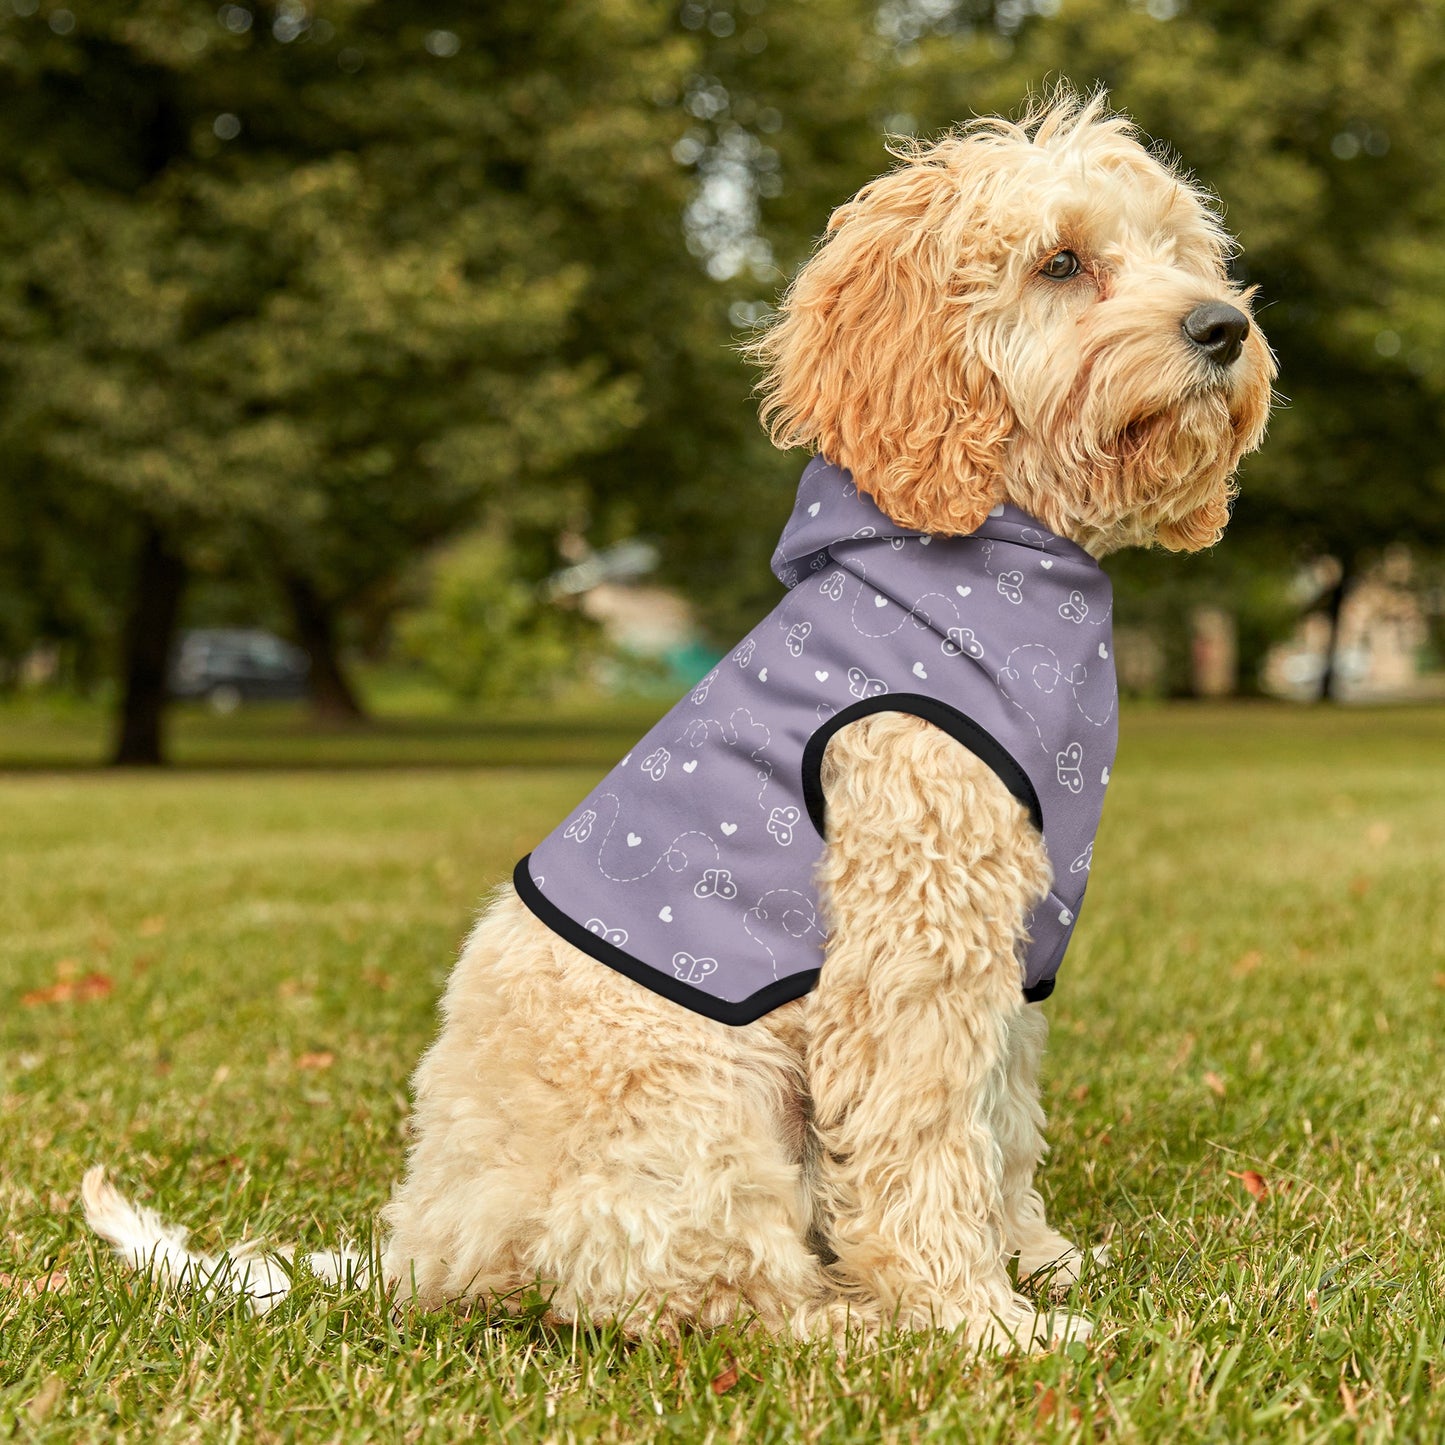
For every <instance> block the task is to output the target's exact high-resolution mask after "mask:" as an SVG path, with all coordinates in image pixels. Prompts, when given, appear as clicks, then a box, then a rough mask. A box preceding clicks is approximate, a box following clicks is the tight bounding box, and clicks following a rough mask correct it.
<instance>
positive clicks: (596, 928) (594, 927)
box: [587, 918, 627, 948]
mask: <svg viewBox="0 0 1445 1445" xmlns="http://www.w3.org/2000/svg"><path fill="white" fill-rule="evenodd" d="M587 932H588V933H595V934H596V935H597V936H598V938H605V939H606V940H607V942H608V943H615V944H616V945H617V947H618V948H623V947H625V946H626V944H627V930H626V929H625V928H609V927H608V926H607V925H606V924H605V923H604V922H603V921H602V920H601V919H600V918H589V919H588V920H587Z"/></svg>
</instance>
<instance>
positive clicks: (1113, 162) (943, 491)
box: [751, 93, 1274, 553]
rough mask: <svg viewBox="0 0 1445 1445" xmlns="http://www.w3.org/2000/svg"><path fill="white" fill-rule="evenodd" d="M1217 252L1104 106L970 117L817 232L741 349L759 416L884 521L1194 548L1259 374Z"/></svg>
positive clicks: (1246, 438)
mask: <svg viewBox="0 0 1445 1445" xmlns="http://www.w3.org/2000/svg"><path fill="white" fill-rule="evenodd" d="M1229 253H1230V241H1229V238H1228V236H1227V235H1226V234H1225V232H1224V229H1223V227H1222V226H1221V224H1220V219H1219V216H1218V214H1217V212H1216V210H1215V209H1214V208H1213V207H1212V205H1211V204H1210V202H1209V200H1208V199H1207V198H1206V197H1205V196H1204V195H1203V194H1202V193H1201V192H1200V190H1199V189H1198V188H1196V187H1195V186H1193V185H1191V184H1190V183H1189V182H1188V181H1187V180H1186V179H1184V178H1183V177H1182V176H1180V175H1179V174H1178V172H1176V171H1175V170H1174V169H1173V168H1172V167H1171V166H1170V165H1169V164H1168V163H1167V162H1165V161H1164V160H1161V159H1160V158H1159V157H1158V156H1156V155H1153V154H1151V153H1150V152H1149V151H1148V150H1146V149H1145V148H1144V147H1143V146H1142V145H1141V144H1140V143H1139V141H1138V140H1137V139H1136V137H1135V134H1134V131H1133V128H1132V127H1131V126H1130V124H1129V123H1128V122H1127V121H1126V120H1124V119H1122V118H1121V117H1119V116H1115V115H1112V114H1110V113H1109V111H1108V110H1107V107H1106V106H1105V104H1104V101H1103V98H1102V97H1095V98H1094V99H1093V100H1090V101H1088V102H1082V101H1080V100H1079V99H1078V98H1077V97H1075V96H1073V95H1071V94H1067V93H1064V94H1059V95H1056V96H1055V97H1053V98H1052V99H1051V100H1049V101H1048V102H1046V103H1044V104H1042V105H1040V106H1039V107H1037V108H1036V109H1035V110H1034V111H1033V112H1032V113H1031V114H1030V115H1029V116H1028V118H1027V119H1025V120H1024V121H1022V122H1020V123H1017V124H1015V123H1011V122H1007V121H1001V120H992V119H990V120H982V121H977V122H974V123H972V124H970V125H968V126H967V127H965V128H963V129H962V130H960V131H958V132H956V133H954V134H952V135H949V136H948V137H946V138H945V139H943V140H940V141H937V142H936V143H934V144H931V145H926V146H925V145H913V146H910V147H909V148H907V149H906V150H905V151H903V152H902V164H900V165H899V166H898V167H897V168H896V169H894V170H893V171H891V172H889V173H888V174H887V175H885V176H882V177H880V178H879V179H878V180H876V181H873V182H872V183H871V184H869V185H867V186H865V187H864V188H863V189H862V190H861V191H860V192H859V193H858V195H857V196H856V197H855V198H854V199H853V200H851V201H849V202H848V203H847V204H846V205H844V206H841V207H840V208H839V209H838V211H837V212H836V213H835V214H834V216H833V218H832V220H831V221H830V223H829V226H828V235H827V237H826V238H825V240H824V241H823V243H822V244H821V245H820V246H819V248H818V250H817V251H816V252H815V254H814V255H813V257H812V258H811V259H810V260H809V261H808V263H807V264H806V265H805V266H804V267H803V268H802V270H801V271H800V272H799V273H798V275H797V277H796V278H795V280H794V281H793V284H792V286H791V287H790V288H789V290H788V292H787V295H786V296H785V298H784V300H783V302H782V305H781V307H780V310H779V314H778V316H777V318H776V320H775V321H774V323H773V324H772V325H771V326H770V327H769V329H768V330H767V331H766V332H764V333H763V335H762V336H761V337H760V338H759V339H758V341H757V342H756V343H755V344H754V345H753V347H752V348H751V350H752V353H753V355H754V357H755V358H756V359H757V360H759V361H760V362H761V363H762V364H763V366H764V368H765V375H764V381H763V386H762V390H763V395H764V403H763V416H764V419H765V421H766V422H767V423H768V425H769V428H770V431H771V433H772V436H773V439H774V441H775V442H777V443H778V444H779V445H780V446H785V447H792V446H811V447H814V448H816V449H817V450H818V451H821V452H822V453H824V454H825V455H826V456H827V457H828V458H829V459H830V460H831V461H833V462H836V463H837V464H838V465H840V466H844V467H847V468H848V469H849V470H850V471H851V472H852V473H853V475H854V477H855V479H856V480H857V482H858V485H859V487H860V488H862V489H863V490H864V491H866V492H867V493H868V494H869V495H871V496H872V498H873V499H874V501H876V502H877V504H878V505H879V506H880V507H881V508H882V509H883V511H885V512H886V513H888V515H889V516H891V517H892V518H893V519H894V520H895V521H897V522H899V523H900V524H902V525H904V526H908V527H916V528H918V529H919V530H922V531H927V532H940V533H967V532H971V531H973V530H974V529H975V528H977V527H978V526H979V524H980V523H981V522H982V521H983V518H984V517H985V516H986V515H987V513H988V512H989V510H990V509H991V508H992V507H993V506H995V505H996V504H997V503H998V502H1000V501H1003V500H1004V499H1006V498H1007V499H1008V500H1010V501H1012V502H1014V503H1015V504H1016V505H1018V506H1019V507H1022V508H1023V509H1024V510H1025V511H1026V512H1028V513H1030V514H1031V515H1032V516H1034V517H1037V518H1038V519H1039V520H1040V521H1041V522H1043V523H1044V524H1045V525H1046V526H1049V527H1051V528H1052V529H1053V530H1054V531H1056V532H1059V533H1061V534H1063V535H1065V536H1069V537H1072V538H1074V539H1075V540H1077V541H1079V542H1081V543H1083V544H1084V545H1085V546H1087V547H1089V548H1090V550H1091V551H1094V552H1095V553H1103V552H1107V551H1110V550H1112V549H1114V548H1116V547H1119V546H1124V545H1127V544H1131V543H1149V542H1158V543H1160V544H1161V545H1163V546H1165V547H1170V548H1175V549H1187V550H1194V549H1197V548H1200V547H1207V546H1209V545H1211V544H1212V543H1213V542H1215V541H1216V540H1217V539H1218V537H1219V535H1220V533H1221V531H1222V530H1223V528H1224V525H1225V523H1226V522H1227V521H1228V518H1229V502H1230V498H1231V496H1232V485H1231V480H1230V479H1231V477H1232V475H1233V473H1234V470H1235V468H1236V466H1237V465H1238V463H1239V460H1240V458H1241V457H1242V456H1243V455H1244V454H1245V453H1246V452H1247V451H1250V450H1251V449H1252V448H1254V447H1255V446H1257V445H1258V444H1259V442H1260V439H1261V438H1262V436H1263V433H1264V427H1265V421H1266V419H1267V415H1268V411H1269V399H1270V383H1271V381H1272V379H1273V376H1274V361H1273V357H1272V356H1271V354H1270V350H1269V347H1268V346H1267V345H1266V344H1265V341H1264V338H1263V337H1262V336H1261V335H1260V332H1259V329H1258V327H1257V326H1256V325H1255V324H1254V322H1253V320H1252V319H1251V318H1250V314H1249V296H1248V294H1247V293H1242V292H1241V291H1240V290H1239V288H1238V287H1236V286H1234V285H1233V284H1232V283H1231V282H1230V280H1229V278H1228V275H1227V273H1226V269H1225V266H1226V262H1227V260H1228V257H1229Z"/></svg>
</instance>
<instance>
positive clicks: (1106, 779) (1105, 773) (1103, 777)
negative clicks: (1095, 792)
mask: <svg viewBox="0 0 1445 1445" xmlns="http://www.w3.org/2000/svg"><path fill="white" fill-rule="evenodd" d="M1099 781H1100V782H1101V783H1103V785H1104V786H1105V787H1106V788H1107V787H1108V786H1109V770H1108V768H1105V769H1104V771H1103V772H1102V773H1100V774H1099Z"/></svg>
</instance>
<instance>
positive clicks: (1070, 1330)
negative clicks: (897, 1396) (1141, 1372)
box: [808, 713, 1088, 1346]
mask: <svg viewBox="0 0 1445 1445" xmlns="http://www.w3.org/2000/svg"><path fill="white" fill-rule="evenodd" d="M823 784H824V790H825V794H826V797H827V813H828V844H827V849H826V852H825V856H824V860H823V864H822V875H821V883H822V887H823V893H824V898H825V902H826V907H827V909H828V920H829V926H830V942H829V948H828V956H827V960H826V962H825V964H824V966H823V970H822V975H821V977H820V980H819V983H818V986H817V988H816V989H815V991H814V992H813V994H812V995H811V997H810V1003H809V1008H810V1019H809V1024H810V1028H809V1045H808V1048H809V1054H808V1071H809V1080H808V1082H809V1087H810V1089H811V1093H812V1100H813V1109H814V1127H815V1129H816V1135H817V1146H818V1155H817V1161H816V1171H817V1175H816V1177H817V1187H818V1193H819V1199H818V1204H819V1214H820V1218H821V1224H822V1227H823V1230H824V1232H825V1234H826V1237H827V1242H828V1245H829V1247H830V1248H831V1250H832V1252H833V1253H834V1254H835V1255H836V1256H837V1261H836V1264H835V1265H834V1271H835V1274H836V1276H837V1277H838V1279H839V1281H840V1284H841V1285H842V1287H843V1288H844V1289H845V1290H846V1291H847V1292H848V1293H850V1294H853V1295H855V1296H856V1297H857V1299H858V1303H859V1306H860V1312H861V1313H863V1314H865V1315H867V1314H872V1313H874V1312H875V1311H876V1312H878V1313H879V1314H880V1315H881V1316H882V1317H883V1318H885V1319H886V1318H887V1317H890V1316H891V1317H892V1318H895V1319H896V1320H897V1322H898V1323H899V1324H900V1325H901V1326H904V1327H913V1328H926V1327H929V1326H930V1325H938V1326H943V1327H945V1328H952V1327H954V1326H957V1325H960V1324H965V1325H966V1326H967V1329H968V1333H969V1337H970V1339H972V1340H975V1341H977V1342H979V1343H982V1344H988V1345H994V1346H1007V1345H1009V1344H1011V1343H1016V1344H1020V1345H1025V1346H1028V1345H1036V1344H1041V1343H1047V1342H1048V1340H1049V1339H1050V1338H1054V1337H1065V1338H1078V1337H1080V1336H1082V1335H1083V1334H1085V1333H1087V1328H1088V1327H1087V1324H1086V1323H1085V1322H1084V1321H1081V1320H1073V1319H1068V1318H1063V1317H1057V1316H1056V1317H1052V1318H1044V1319H1040V1318H1038V1317H1037V1316H1036V1312H1035V1307H1034V1306H1033V1304H1031V1303H1030V1302H1029V1301H1027V1300H1025V1299H1023V1298H1022V1297H1021V1296H1019V1295H1017V1294H1015V1293H1014V1291H1013V1289H1012V1287H1011V1285H1010V1282H1009V1278H1008V1274H1007V1269H1006V1257H1007V1246H1008V1240H1007V1221H1006V1217H1005V1207H1004V1196H1003V1181H1004V1160H1003V1154H1002V1150H1001V1147H1000V1143H999V1140H998V1138H997V1137H996V1133H995V1128H994V1124H995V1108H996V1105H997V1102H998V1099H997V1093H998V1090H999V1089H1000V1087H1001V1085H1002V1080H1003V1079H1004V1078H1005V1076H1006V1068H1005V1066H1006V1061H1007V1055H1008V1048H1009V1033H1010V1027H1011V1024H1012V1023H1013V1022H1014V1020H1015V1019H1016V1018H1017V1016H1018V1014H1019V1011H1020V1010H1021V1009H1022V1008H1023V1007H1024V1004H1023V999H1022V992H1021V989H1020V986H1019V967H1018V962H1017V951H1016V950H1017V945H1018V943H1019V941H1020V937H1021V934H1022V931H1023V926H1024V920H1025V919H1026V917H1027V916H1028V912H1029V910H1030V908H1031V907H1032V905H1033V904H1034V903H1035V902H1036V901H1037V899H1039V898H1040V897H1041V896H1042V895H1043V893H1044V891H1045V889H1046V888H1047V885H1048V862H1047V856H1046V854H1045V852H1044V848H1043V843H1042V840H1041V839H1040V838H1039V836H1038V834H1037V832H1036V831H1035V830H1034V829H1033V827H1032V826H1031V824H1030V823H1029V821H1028V819H1027V816H1026V814H1025V812H1024V810H1023V808H1022V807H1020V806H1019V804H1018V803H1017V802H1016V801H1015V800H1014V798H1013V797H1012V796H1011V795H1010V794H1009V793H1008V791H1007V790H1006V789H1005V788H1004V786H1003V785H1002V784H1001V783H1000V782H999V780H998V778H997V776H996V775H995V774H994V772H993V771H992V770H991V769H990V768H988V767H987V766H986V765H984V764H983V763H982V762H980V761H979V760H978V759H977V758H976V757H975V756H974V755H973V754H972V753H970V752H969V751H967V750H966V749H965V748H963V747H962V746H961V745H960V744H958V743H957V742H955V741H954V740H953V739H952V738H950V737H948V736H946V735H945V734H944V733H942V732H940V731H939V730H937V729H935V728H933V727H931V726H930V725H928V724H926V723H923V722H921V721H919V720H917V719H915V718H912V717H908V716H903V715H900V714H895V713H883V714H875V715H873V716H871V717H868V718H865V719H862V720H860V721H859V722H856V723H853V724H851V725H850V726H849V727H847V728H845V729H843V730H842V731H841V732H840V733H839V734H838V736H837V737H836V738H834V739H833V741H832V743H831V744H830V747H829V751H828V755H827V758H826V761H825V766H824V773H823Z"/></svg>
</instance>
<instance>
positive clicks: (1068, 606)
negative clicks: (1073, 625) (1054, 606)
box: [1059, 592, 1089, 622]
mask: <svg viewBox="0 0 1445 1445" xmlns="http://www.w3.org/2000/svg"><path fill="white" fill-rule="evenodd" d="M1088 615H1089V604H1088V603H1087V602H1085V601H1084V594H1083V593H1082V592H1070V593H1069V600H1068V601H1067V602H1060V603H1059V616H1060V617H1062V618H1063V619H1064V621H1065V622H1082V621H1083V620H1084V618H1086V617H1087V616H1088Z"/></svg>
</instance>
